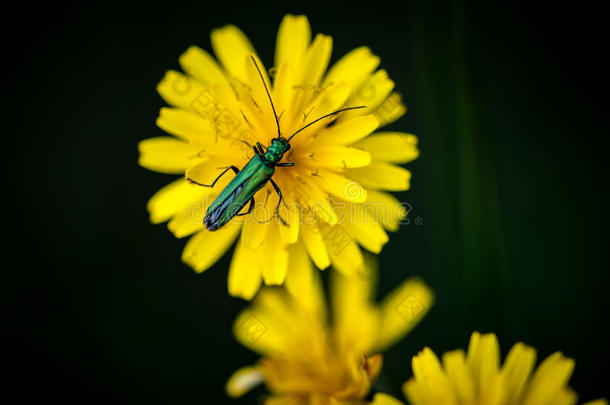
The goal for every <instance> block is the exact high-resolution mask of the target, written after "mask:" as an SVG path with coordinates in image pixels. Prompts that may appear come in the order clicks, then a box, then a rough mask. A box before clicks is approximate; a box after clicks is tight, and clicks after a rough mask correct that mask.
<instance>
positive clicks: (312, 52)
mask: <svg viewBox="0 0 610 405" xmlns="http://www.w3.org/2000/svg"><path fill="white" fill-rule="evenodd" d="M332 50H333V39H332V38H331V37H329V36H327V35H322V34H318V35H316V37H315V39H314V40H313V42H312V44H311V46H310V47H309V48H308V49H307V52H306V53H305V57H304V58H303V63H301V65H300V66H299V67H298V71H297V72H296V83H297V84H299V85H301V86H317V85H318V84H319V83H320V80H321V79H322V76H323V75H324V72H326V68H327V67H328V62H330V56H331V53H332Z"/></svg>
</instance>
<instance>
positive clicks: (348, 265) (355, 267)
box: [320, 224, 364, 276]
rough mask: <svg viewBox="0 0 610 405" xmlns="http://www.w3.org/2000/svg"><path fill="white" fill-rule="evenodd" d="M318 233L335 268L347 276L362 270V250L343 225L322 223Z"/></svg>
mask: <svg viewBox="0 0 610 405" xmlns="http://www.w3.org/2000/svg"><path fill="white" fill-rule="evenodd" d="M320 233H321V234H322V239H323V241H324V244H325V245H326V250H327V252H328V255H329V257H330V260H331V262H332V264H333V267H335V269H337V270H338V271H340V272H341V273H343V274H345V275H348V276H351V275H355V274H357V273H361V272H363V271H364V257H363V256H362V251H361V250H360V248H359V247H358V244H357V243H356V242H355V241H354V240H353V239H352V237H351V236H350V235H349V233H348V232H347V231H346V230H345V228H344V227H343V226H341V225H328V224H324V226H323V227H322V228H321V229H320Z"/></svg>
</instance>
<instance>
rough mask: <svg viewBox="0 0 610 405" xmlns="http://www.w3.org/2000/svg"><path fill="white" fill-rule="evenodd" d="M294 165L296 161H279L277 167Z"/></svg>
mask: <svg viewBox="0 0 610 405" xmlns="http://www.w3.org/2000/svg"><path fill="white" fill-rule="evenodd" d="M292 166H294V162H286V163H278V164H276V165H275V167H292Z"/></svg>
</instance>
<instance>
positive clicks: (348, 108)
mask: <svg viewBox="0 0 610 405" xmlns="http://www.w3.org/2000/svg"><path fill="white" fill-rule="evenodd" d="M359 108H366V106H365V105H359V106H358V107H346V108H342V109H340V110H337V111H335V112H331V113H330V114H326V115H324V116H322V117H320V118H318V119H316V120H314V121H312V122H310V123H309V124H307V125H305V126H304V127H303V128H301V129H299V130H297V131H296V132H295V133H294V134H292V135H290V137H289V138H288V141H290V140H291V139H292V137H293V136H295V135H296V134H298V133H299V132H301V131H302V130H304V129H305V128H307V127H309V126H311V125H313V124H315V123H316V122H318V121H320V120H323V119H324V118H327V117H330V116H331V115H335V114H339V113H342V112H343V111H349V110H357V109H359Z"/></svg>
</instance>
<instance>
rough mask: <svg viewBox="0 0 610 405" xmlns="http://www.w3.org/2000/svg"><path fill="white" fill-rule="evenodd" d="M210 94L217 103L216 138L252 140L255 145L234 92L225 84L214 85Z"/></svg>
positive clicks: (251, 132) (252, 134)
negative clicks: (245, 132)
mask: <svg viewBox="0 0 610 405" xmlns="http://www.w3.org/2000/svg"><path fill="white" fill-rule="evenodd" d="M245 71H246V68H245V66H244V72H245ZM211 92H212V94H213V95H214V97H215V98H216V99H217V100H218V103H219V112H218V113H217V116H216V117H215V118H214V128H215V129H216V134H217V136H218V137H219V138H227V139H233V138H235V139H243V140H245V139H246V138H247V139H250V138H252V139H254V142H255V143H256V141H258V139H256V137H255V132H254V131H250V129H249V126H248V124H247V123H246V121H245V119H244V110H243V109H242V105H241V104H240V103H239V102H238V101H237V98H236V95H235V90H234V89H233V88H232V87H231V86H229V85H227V84H224V83H216V84H215V85H213V86H212V87H211ZM244 131H247V134H246V136H244ZM250 150H251V149H250Z"/></svg>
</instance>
